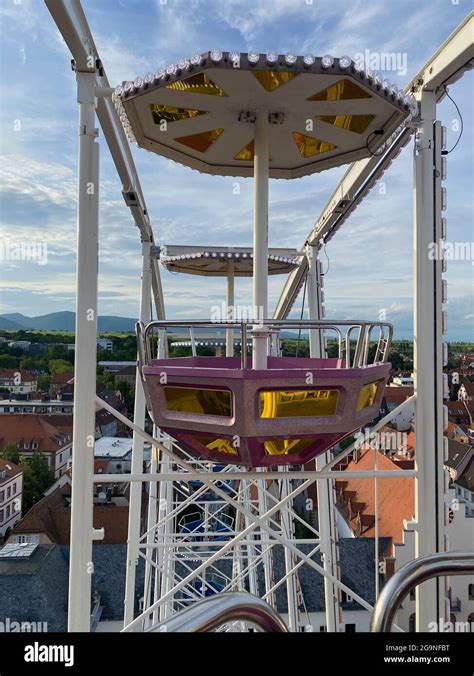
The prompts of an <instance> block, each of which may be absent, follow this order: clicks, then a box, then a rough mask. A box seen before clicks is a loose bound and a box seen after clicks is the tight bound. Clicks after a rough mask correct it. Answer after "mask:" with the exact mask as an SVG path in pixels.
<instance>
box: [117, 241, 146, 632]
mask: <svg viewBox="0 0 474 676" xmlns="http://www.w3.org/2000/svg"><path fill="white" fill-rule="evenodd" d="M150 246H151V245H150V243H149V242H146V243H144V244H143V245H142V247H143V251H142V256H143V260H142V279H141V288H140V309H139V319H140V321H141V322H144V323H147V322H148V321H149V320H150V300H151V258H150ZM138 369H139V367H138V366H137V373H136V376H135V402H134V408H133V420H134V422H135V424H138V425H139V426H140V427H144V425H145V414H146V402H145V392H144V390H143V385H142V380H141V376H140V373H139V372H138ZM143 441H144V440H143V437H142V436H141V435H140V434H138V433H137V431H136V430H134V433H133V441H132V462H131V470H130V471H131V472H143ZM141 505H142V486H141V484H139V483H137V484H132V485H131V487H130V500H129V510H128V541H127V562H126V577H125V603H124V623H125V625H127V624H129V623H130V622H131V621H132V620H133V618H134V615H135V577H136V575H135V572H136V567H137V564H138V553H139V551H138V550H139V546H138V542H139V539H140V526H141V523H140V521H141Z"/></svg>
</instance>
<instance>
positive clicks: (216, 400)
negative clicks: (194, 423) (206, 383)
mask: <svg viewBox="0 0 474 676" xmlns="http://www.w3.org/2000/svg"><path fill="white" fill-rule="evenodd" d="M164 392H165V399H166V406H167V408H168V411H178V412H180V413H191V414H195V415H196V414H197V415H218V416H222V417H226V418H230V416H231V415H232V394H231V392H230V391H229V390H203V389H201V388H199V389H197V388H194V387H165V388H164Z"/></svg>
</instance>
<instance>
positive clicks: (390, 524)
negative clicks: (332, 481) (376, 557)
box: [336, 448, 415, 543]
mask: <svg viewBox="0 0 474 676" xmlns="http://www.w3.org/2000/svg"><path fill="white" fill-rule="evenodd" d="M374 461H375V451H374V450H373V449H372V448H370V449H368V450H363V451H361V452H360V454H359V460H358V462H355V461H354V460H351V461H350V462H349V464H348V466H347V470H346V471H347V475H348V478H347V480H346V479H345V480H344V481H342V482H340V481H336V489H337V490H338V493H339V489H340V488H343V491H344V494H346V493H353V494H354V495H353V498H352V500H351V504H352V505H354V504H355V503H361V504H362V505H363V507H362V509H360V510H358V512H360V516H361V517H362V516H364V517H365V518H364V521H365V522H366V523H369V524H370V522H371V519H370V517H374V515H375V496H374V480H373V479H356V478H354V479H351V478H349V477H350V472H351V471H361V470H373V469H374ZM377 466H378V469H380V470H397V469H398V470H399V469H400V464H399V463H396V462H393V461H392V460H390V458H388V457H387V456H386V455H384V454H383V453H380V452H379V453H378V456H377ZM341 484H345V485H344V486H341ZM351 509H352V508H351ZM343 511H344V512H345V514H346V516H347V515H348V510H347V505H346V506H345V507H344V508H343ZM414 512H415V485H414V478H413V477H406V478H404V477H400V478H397V479H395V478H394V479H388V478H387V479H383V478H381V479H378V516H379V519H378V532H379V536H380V537H391V538H392V541H393V542H394V543H395V542H401V541H402V532H403V520H404V519H407V520H410V519H411V518H412V517H413V515H414ZM351 517H352V518H351V525H352V526H355V523H353V520H355V519H356V517H357V514H356V513H354V510H352V512H351ZM368 517H369V518H368ZM374 536H375V518H374V521H373V523H372V525H369V526H368V527H367V529H366V530H364V531H363V532H362V537H374Z"/></svg>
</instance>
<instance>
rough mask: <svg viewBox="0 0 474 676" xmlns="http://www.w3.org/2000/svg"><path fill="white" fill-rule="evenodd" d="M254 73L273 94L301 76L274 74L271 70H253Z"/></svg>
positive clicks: (285, 72) (282, 73)
mask: <svg viewBox="0 0 474 676" xmlns="http://www.w3.org/2000/svg"><path fill="white" fill-rule="evenodd" d="M252 73H253V74H254V75H255V77H256V78H257V80H258V81H259V82H260V84H261V85H262V87H263V88H264V89H266V90H267V92H272V91H273V90H274V89H277V88H278V87H281V86H282V85H284V84H286V83H287V82H289V81H290V80H292V79H293V78H294V77H296V76H297V75H299V73H289V72H287V71H280V72H273V71H270V70H253V71H252Z"/></svg>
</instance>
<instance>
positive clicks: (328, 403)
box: [259, 390, 339, 418]
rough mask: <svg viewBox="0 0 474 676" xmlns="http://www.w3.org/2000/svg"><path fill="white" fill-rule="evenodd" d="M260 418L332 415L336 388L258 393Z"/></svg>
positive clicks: (335, 404) (336, 396)
mask: <svg viewBox="0 0 474 676" xmlns="http://www.w3.org/2000/svg"><path fill="white" fill-rule="evenodd" d="M259 399H260V417H261V418H297V417H319V416H326V415H334V414H335V412H336V408H337V402H338V399H339V391H338V390H293V391H291V390H277V391H263V392H260V393H259Z"/></svg>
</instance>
